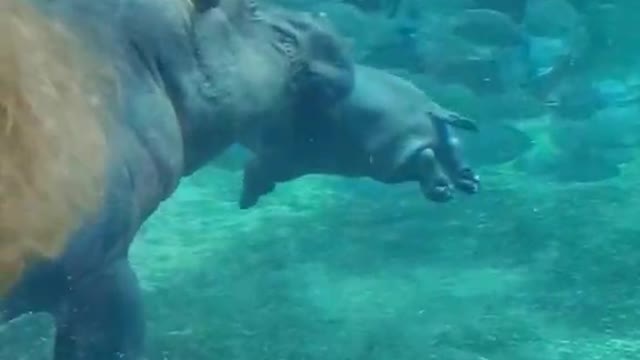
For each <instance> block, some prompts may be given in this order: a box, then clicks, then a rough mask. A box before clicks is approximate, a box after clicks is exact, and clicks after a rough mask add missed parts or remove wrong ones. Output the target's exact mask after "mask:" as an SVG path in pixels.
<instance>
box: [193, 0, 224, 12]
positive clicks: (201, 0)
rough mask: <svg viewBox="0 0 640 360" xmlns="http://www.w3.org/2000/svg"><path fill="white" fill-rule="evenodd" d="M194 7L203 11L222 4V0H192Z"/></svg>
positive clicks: (198, 10)
mask: <svg viewBox="0 0 640 360" xmlns="http://www.w3.org/2000/svg"><path fill="white" fill-rule="evenodd" d="M190 1H191V3H192V4H193V7H194V9H195V10H196V11H197V12H199V13H203V12H206V11H208V10H210V9H213V8H216V7H218V6H219V5H220V0H190Z"/></svg>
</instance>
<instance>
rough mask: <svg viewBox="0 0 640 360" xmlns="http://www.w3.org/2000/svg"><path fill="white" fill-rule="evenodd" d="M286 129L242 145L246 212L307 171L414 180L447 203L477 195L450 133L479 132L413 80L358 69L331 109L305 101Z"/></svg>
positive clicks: (429, 195)
mask: <svg viewBox="0 0 640 360" xmlns="http://www.w3.org/2000/svg"><path fill="white" fill-rule="evenodd" d="M296 114H298V116H296V117H295V120H294V121H292V122H290V123H288V124H287V126H288V127H289V128H287V129H286V131H284V130H283V127H282V126H279V127H278V128H264V129H261V133H260V136H258V139H257V141H254V142H252V143H248V144H244V145H245V146H247V147H248V148H249V149H250V150H252V152H253V153H254V155H255V157H254V158H252V159H251V160H250V161H249V162H248V163H247V165H246V167H245V172H244V183H243V192H242V196H241V199H240V207H241V208H243V209H246V208H250V207H252V206H254V205H255V204H256V203H257V202H258V199H259V198H260V197H261V196H262V195H265V194H267V193H269V192H271V191H273V190H274V188H275V185H276V184H277V183H280V182H286V181H290V180H293V179H296V178H298V177H301V176H304V175H307V174H328V175H338V176H344V177H370V178H372V179H374V180H377V181H380V182H382V183H387V184H395V183H401V182H408V181H416V182H417V183H418V184H419V185H420V188H421V190H422V193H423V194H424V196H425V197H426V198H427V199H430V200H432V201H435V202H445V201H448V200H450V199H451V198H452V196H453V189H454V188H457V189H458V190H460V191H462V192H465V193H469V194H472V193H475V192H477V191H478V187H479V181H478V177H477V176H476V174H475V173H474V172H473V171H472V170H471V169H470V168H469V167H468V166H467V165H466V164H465V163H464V161H463V160H462V159H461V155H460V149H459V142H458V139H457V138H456V137H455V136H454V133H453V129H452V128H461V129H465V130H469V131H477V130H478V129H477V126H476V124H475V122H474V121H472V120H470V119H467V118H465V117H463V116H460V115H459V114H456V113H455V112H452V111H449V110H447V109H444V108H443V107H441V106H439V105H438V104H436V103H435V102H434V101H432V100H431V99H430V98H429V97H428V96H426V95H425V94H424V93H423V92H422V91H420V90H419V89H418V88H417V87H415V86H414V85H413V84H411V83H410V82H408V81H406V80H404V79H402V78H400V77H397V76H394V75H392V74H390V73H387V72H384V71H382V70H377V69H374V68H370V67H366V66H362V65H356V66H355V68H354V83H353V89H352V91H351V92H350V93H349V94H348V95H347V96H345V97H344V98H343V99H341V100H340V101H338V102H337V103H335V104H334V105H332V106H330V107H328V108H327V107H325V106H323V105H317V104H316V103H313V102H310V101H301V102H300V104H299V105H298V107H297V109H296Z"/></svg>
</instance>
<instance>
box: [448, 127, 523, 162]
mask: <svg viewBox="0 0 640 360" xmlns="http://www.w3.org/2000/svg"><path fill="white" fill-rule="evenodd" d="M460 136H461V138H462V141H463V146H464V153H465V158H466V159H467V161H468V162H469V163H470V164H471V165H473V166H490V165H499V164H504V163H506V162H509V161H512V160H514V159H516V158H518V157H519V156H520V155H522V154H524V153H525V152H527V151H528V150H529V149H531V147H532V146H533V141H532V140H531V138H530V137H529V136H528V135H527V134H525V133H524V132H522V131H520V130H518V129H516V128H514V127H512V126H509V125H505V124H482V125H481V128H480V133H478V134H471V135H464V134H460Z"/></svg>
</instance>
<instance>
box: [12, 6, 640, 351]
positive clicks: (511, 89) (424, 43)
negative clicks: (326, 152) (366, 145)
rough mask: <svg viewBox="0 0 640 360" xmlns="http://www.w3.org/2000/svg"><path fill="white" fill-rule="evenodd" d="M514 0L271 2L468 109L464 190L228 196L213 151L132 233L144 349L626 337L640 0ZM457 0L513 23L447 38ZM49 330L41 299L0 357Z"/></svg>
mask: <svg viewBox="0 0 640 360" xmlns="http://www.w3.org/2000/svg"><path fill="white" fill-rule="evenodd" d="M523 2H524V1H523ZM529 2H530V3H537V4H538V5H536V6H534V5H531V4H528V7H524V10H525V11H524V19H520V16H522V14H521V11H522V9H519V8H518V6H517V3H520V1H516V0H511V1H509V0H504V1H478V3H483V4H484V5H483V6H494V7H496V8H499V9H500V11H501V12H503V13H505V14H508V15H507V16H509V17H511V18H513V19H514V20H513V22H514V24H513V26H505V25H504V24H502V25H500V26H498V25H496V22H497V21H502V20H491V21H489V22H488V25H487V23H483V24H484V25H482V26H479V25H477V24H474V23H471V20H468V18H465V16H467V15H465V13H464V8H465V7H466V6H468V5H469V4H470V3H473V1H471V0H469V1H464V0H455V1H454V0H450V1H445V0H422V1H419V0H413V1H411V0H407V1H401V2H399V8H398V9H396V2H394V1H373V0H371V1H364V0H361V1H355V0H354V1H352V3H353V4H352V5H349V4H345V2H339V1H313V2H312V1H310V0H306V1H303V0H296V1H293V0H290V1H286V2H283V3H285V4H286V5H288V6H294V7H298V8H300V9H305V10H311V11H323V12H326V13H327V15H328V16H329V17H330V18H331V19H332V20H333V21H334V22H335V23H336V25H337V27H338V28H339V29H340V30H341V31H342V32H343V33H344V34H345V35H346V36H348V37H349V38H350V39H351V40H352V41H353V47H354V49H353V51H354V53H355V54H356V56H358V58H359V59H361V61H362V62H365V63H368V64H371V65H375V66H378V67H383V68H387V69H390V71H394V72H396V73H399V74H402V75H403V76H407V77H408V78H410V79H412V80H413V81H414V82H415V83H416V84H418V85H420V86H421V87H422V88H423V89H424V90H425V91H428V93H429V94H430V95H431V96H433V97H434V98H436V99H438V100H439V101H442V102H443V103H444V104H447V105H449V106H451V107H453V108H455V109H457V110H460V111H461V112H463V113H465V114H469V115H472V116H474V117H475V118H477V119H478V122H479V123H480V126H481V130H480V133H479V134H477V135H471V136H466V137H465V138H464V140H465V144H467V150H466V153H467V157H468V158H469V159H470V161H471V164H472V165H474V168H475V169H477V171H478V173H479V174H480V176H481V178H482V182H483V183H482V190H481V192H480V193H479V194H477V195H474V196H471V197H469V196H461V195H459V196H457V197H456V199H455V200H454V201H453V202H451V203H448V204H433V203H429V202H426V201H425V200H424V199H423V198H422V197H421V196H420V194H419V192H418V191H417V189H416V188H415V186H414V185H411V184H407V185H397V186H386V185H382V184H378V183H374V182H373V181H370V180H346V179H340V178H334V177H327V176H309V177H305V178H303V179H300V180H297V181H295V182H292V183H288V184H284V185H279V187H278V189H277V190H276V192H275V193H274V194H272V195H269V196H267V197H265V198H264V199H262V200H261V202H260V204H259V205H258V206H257V207H256V208H254V209H251V210H247V211H241V210H238V209H237V199H238V196H239V193H240V184H241V173H240V172H239V171H238V170H237V169H238V168H239V165H238V163H239V162H240V161H241V156H240V155H238V154H235V153H234V154H229V155H227V156H226V157H224V158H222V159H220V160H219V161H218V162H217V163H215V164H213V165H212V166H210V167H208V168H205V169H203V170H201V171H200V172H198V173H196V174H195V175H194V176H192V177H191V178H189V179H187V180H185V181H184V182H183V184H182V185H181V187H180V188H179V190H178V192H177V193H176V194H175V195H174V196H173V197H172V198H171V199H170V200H169V201H167V202H166V203H164V204H163V205H162V206H161V208H160V210H159V211H158V212H157V213H156V214H155V215H154V216H153V217H152V218H151V219H150V220H149V221H148V223H147V224H145V226H144V228H143V229H142V231H141V232H140V234H139V236H138V239H137V240H136V243H135V245H134V247H133V255H132V259H133V262H134V264H135V267H136V270H137V271H138V273H139V274H140V278H141V281H142V284H143V288H144V289H145V297H146V299H145V300H146V301H147V313H148V321H149V341H148V348H149V354H148V357H149V359H153V360H156V359H158V360H164V359H167V360H173V359H175V360H185V359H186V360H200V359H203V360H204V359H229V360H262V359H264V360H280V359H283V360H284V359H287V360H320V359H331V360H365V359H366V360H418V359H420V360H422V359H439V360H480V359H486V360H627V359H629V360H631V359H634V360H635V359H638V358H640V330H638V329H639V326H638V324H640V310H639V309H640V280H639V279H638V276H639V274H640V273H639V272H638V268H639V267H640V244H639V243H638V239H640V223H639V222H638V218H639V215H640V193H639V192H638V191H637V183H638V179H640V160H639V159H638V156H637V155H638V149H639V147H638V146H639V145H640V122H639V121H638V119H639V116H638V115H639V112H640V106H639V104H640V103H637V102H636V101H635V99H636V97H637V96H639V95H640V94H639V93H638V92H637V91H638V90H639V89H640V88H639V87H638V85H640V73H638V72H637V71H638V69H640V67H639V65H640V50H638V48H637V45H638V42H637V41H638V40H637V39H635V38H634V36H635V35H633V34H634V32H633V30H632V29H633V23H634V17H635V16H637V14H638V12H637V11H638V10H640V5H638V4H636V2H634V1H614V0H611V1H606V2H605V1H587V0H584V1H568V0H538V1H537V2H536V1H533V0H530V1H529ZM364 3H367V4H368V5H367V4H364ZM490 3H491V4H490ZM501 4H502V5H501ZM504 4H506V5H508V6H504ZM539 4H542V5H539ZM365 5H367V6H365ZM525 5H527V4H525ZM632 14H633V15H632ZM465 19H467V20H465ZM456 21H468V22H467V23H464V25H465V26H469V27H470V28H471V29H473V30H475V31H476V33H477V34H481V32H482V31H483V30H486V31H487V32H489V31H491V32H492V34H493V35H492V36H491V38H492V41H493V42H494V43H498V41H497V40H495V39H496V38H500V37H503V38H504V37H508V36H509V34H506V32H509V31H516V32H517V33H521V34H522V35H523V36H524V39H525V41H523V44H519V45H516V46H510V47H507V46H503V45H495V44H492V45H487V44H486V43H483V44H479V43H480V42H482V39H480V40H478V39H475V40H474V41H471V40H469V39H467V40H465V41H463V39H461V37H460V36H457V37H456V36H454V35H453V34H452V33H451V31H452V30H451V26H452V25H451V24H453V23H455V22H456ZM483 21H485V20H483ZM493 25H495V27H494V28H491V29H487V28H486V27H489V26H493ZM514 29H515V30H514ZM479 38H481V36H479ZM487 38H489V36H487ZM485 40H486V39H485ZM487 41H489V40H487ZM469 59H472V60H473V61H470V60H469ZM567 59H569V60H567ZM567 61H569V63H571V64H573V65H571V66H568V67H566V68H565V67H563V66H564V65H563V64H565V63H566V62H567ZM548 74H553V79H552V80H550V79H549V78H548V77H546V75H548ZM479 75H482V76H479ZM51 331H52V330H51V324H50V323H49V319H47V318H46V317H44V316H42V317H24V318H22V319H20V320H18V321H16V322H15V323H12V324H10V325H8V326H7V327H0V343H2V344H11V345H9V346H4V345H3V347H2V348H0V359H2V360H5V359H6V360H16V359H48V357H47V356H48V355H47V352H48V350H49V347H50V344H51V341H52V340H51V337H50V333H51ZM16 354H24V355H21V357H16Z"/></svg>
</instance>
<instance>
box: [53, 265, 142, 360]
mask: <svg viewBox="0 0 640 360" xmlns="http://www.w3.org/2000/svg"><path fill="white" fill-rule="evenodd" d="M55 315H56V317H55V319H56V337H55V347H54V360H138V359H141V357H142V351H143V349H142V347H143V342H144V318H143V310H142V303H141V298H140V289H139V287H138V281H137V279H136V276H135V274H134V273H133V270H132V269H131V267H130V265H129V263H128V262H127V261H126V260H122V261H120V262H118V263H116V264H114V265H112V266H110V267H109V268H107V269H105V271H104V272H102V273H100V274H97V275H96V276H91V277H89V278H87V279H84V280H82V281H81V282H80V283H79V284H75V286H74V287H73V288H72V289H70V293H69V294H68V297H67V298H66V299H65V301H64V302H63V304H62V306H61V309H60V310H59V311H58V312H57V313H56V314H55Z"/></svg>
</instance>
